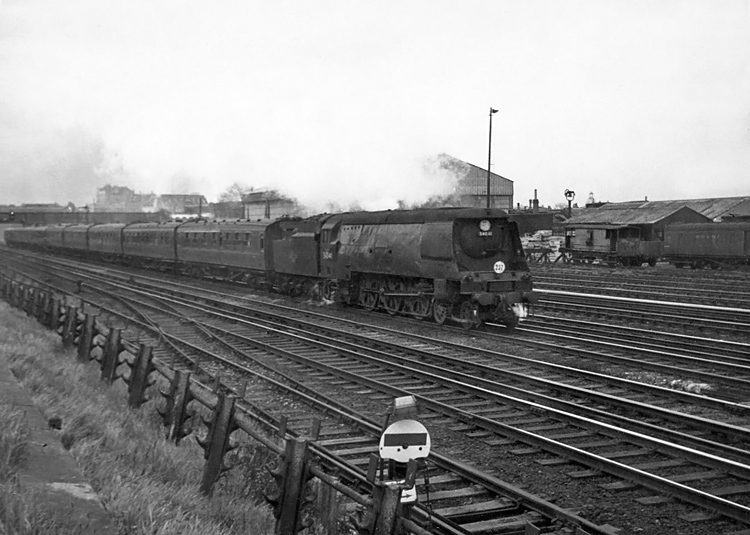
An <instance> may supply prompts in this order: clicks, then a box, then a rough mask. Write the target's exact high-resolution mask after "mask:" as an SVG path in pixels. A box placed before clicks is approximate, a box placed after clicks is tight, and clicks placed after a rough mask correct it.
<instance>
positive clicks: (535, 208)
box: [533, 189, 539, 214]
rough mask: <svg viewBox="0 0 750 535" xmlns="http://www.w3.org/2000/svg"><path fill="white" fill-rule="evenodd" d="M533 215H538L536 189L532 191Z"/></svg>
mask: <svg viewBox="0 0 750 535" xmlns="http://www.w3.org/2000/svg"><path fill="white" fill-rule="evenodd" d="M533 209H534V213H535V214H538V213H539V199H537V198H536V189H535V190H534V205H533Z"/></svg>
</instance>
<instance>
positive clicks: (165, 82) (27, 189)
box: [0, 0, 750, 209]
mask: <svg viewBox="0 0 750 535" xmlns="http://www.w3.org/2000/svg"><path fill="white" fill-rule="evenodd" d="M490 106H492V107H494V108H496V109H498V110H499V112H498V113H497V114H495V115H494V116H493V136H492V164H493V165H492V170H493V171H494V172H496V173H499V174H501V175H503V176H505V177H507V178H510V179H511V180H513V181H514V183H515V201H516V202H517V203H521V205H525V204H527V203H528V200H529V199H530V198H532V197H533V194H534V190H535V189H536V190H538V196H539V199H540V202H541V203H542V204H543V205H553V206H554V205H555V204H557V203H561V202H565V199H564V197H563V192H564V190H565V189H572V190H575V191H576V193H577V194H578V196H577V198H576V201H583V202H585V200H586V198H587V197H588V194H589V192H593V193H594V195H595V197H596V200H610V201H624V200H632V199H640V198H644V197H648V198H649V199H651V200H659V199H680V198H698V197H713V196H736V195H750V0H744V1H741V0H738V1H733V0H721V1H716V0H702V1H701V0H676V1H652V0H646V1H635V0H621V1H614V0H613V1H608V0H591V1H572V0H566V1H555V0H542V1H534V0H518V1H516V0H513V1H507V0H492V1H484V2H481V1H463V0H461V1H450V2H449V1H440V0H429V1H428V0H425V1H409V0H401V1H397V2H390V1H378V2H355V1H349V0H342V1H321V0H316V1H313V2H308V1H303V0H298V1H278V0H274V1H264V2H259V1H253V0H224V1H222V2H216V3H210V2H205V1H201V2H198V1H193V0H179V1H177V0H162V1H160V0H128V1H124V0H107V1H102V0H66V1H60V0H2V1H1V3H0V186H1V188H0V204H4V203H22V202H54V201H57V202H61V203H62V202H66V201H68V200H71V201H73V202H75V203H76V204H85V203H88V202H91V201H92V200H93V198H94V195H95V191H96V188H97V187H98V186H103V185H104V184H107V183H112V184H118V185H126V186H129V187H131V188H134V189H136V190H137V191H144V192H149V191H154V192H156V193H190V192H200V193H203V194H205V195H206V196H207V197H208V199H209V200H215V199H216V197H217V196H218V194H219V193H221V192H222V191H224V190H225V189H226V188H227V187H228V186H229V185H230V184H232V183H233V182H240V183H242V184H246V185H248V186H255V187H262V186H266V187H276V188H279V189H281V190H282V191H285V192H286V193H289V194H291V195H294V196H296V197H297V198H298V199H300V200H301V201H303V202H306V203H310V204H312V205H314V206H317V207H320V208H323V207H325V203H327V202H338V203H339V204H340V205H342V206H344V207H346V206H347V205H348V204H350V203H354V202H358V203H359V204H360V205H361V206H363V207H365V208H369V209H381V208H391V207H395V201H396V200H398V199H403V200H406V201H409V202H417V201H420V200H423V199H426V198H427V197H428V196H429V195H432V194H435V193H439V192H441V191H443V190H444V189H445V188H446V187H447V184H446V180H445V177H443V176H441V175H440V174H436V173H435V172H434V169H433V168H432V167H431V166H430V162H431V161H434V158H435V157H436V156H437V155H438V154H440V153H448V154H450V155H452V156H454V157H456V158H459V159H462V160H465V161H467V162H470V163H473V164H475V165H478V166H480V167H482V168H486V165H487V148H488V126H489V118H488V112H489V108H490Z"/></svg>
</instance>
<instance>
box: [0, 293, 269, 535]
mask: <svg viewBox="0 0 750 535" xmlns="http://www.w3.org/2000/svg"><path fill="white" fill-rule="evenodd" d="M0 341H1V342H0V352H2V353H3V354H4V355H5V356H6V357H7V358H8V359H9V361H10V363H11V367H12V370H13V373H14V374H15V375H16V376H17V377H18V378H19V379H20V380H21V381H22V383H23V384H24V386H25V387H26V388H27V390H28V391H29V392H31V393H32V395H33V397H34V399H35V402H36V403H37V404H38V405H39V406H40V408H41V409H42V411H43V412H44V415H45V417H46V418H52V417H59V418H60V419H61V420H62V429H61V431H60V438H61V440H62V442H63V444H64V445H65V446H66V447H67V448H69V449H70V451H71V453H72V454H73V456H74V457H75V459H76V461H77V462H78V465H79V467H80V468H81V470H82V472H83V473H84V476H85V477H86V478H87V479H88V481H89V483H90V484H91V486H92V487H93V488H94V490H96V492H97V493H98V494H99V496H100V498H101V500H102V503H103V504H104V506H105V508H106V509H107V511H108V512H109V513H110V515H111V516H112V518H113V519H114V520H115V522H116V524H117V526H118V528H119V533H121V534H141V533H144V534H145V533H148V534H150V535H172V534H174V535H178V534H180V535H193V534H194V535H199V534H200V535H214V534H215V535H220V534H221V535H224V534H227V535H229V534H240V533H243V534H245V533H252V534H258V535H263V534H270V533H272V532H273V524H274V519H273V516H272V515H271V512H270V509H269V508H268V507H267V506H266V505H265V504H264V503H263V499H262V495H261V494H260V491H262V489H263V488H264V486H265V484H266V483H267V476H266V473H265V469H264V466H265V464H266V462H267V461H268V460H269V457H268V454H267V453H265V451H264V450H262V449H261V448H259V447H257V446H254V445H252V444H245V445H244V446H243V447H242V448H241V449H240V450H239V455H236V456H235V458H236V459H239V461H240V462H239V463H238V467H237V468H235V469H233V470H232V471H230V472H229V473H228V476H227V477H225V478H222V480H220V482H219V484H218V485H217V486H216V489H215V491H214V495H213V497H212V498H211V499H210V500H209V499H207V498H205V497H204V496H202V495H201V494H200V493H199V492H198V484H199V483H200V478H201V473H202V469H203V462H204V461H203V450H202V449H200V448H199V447H198V446H197V444H196V443H195V440H193V439H186V440H184V441H183V442H182V444H181V445H180V446H179V447H176V446H174V445H173V444H171V443H169V442H167V441H166V440H165V439H164V431H163V428H162V427H161V420H160V419H159V417H158V415H157V414H156V412H155V404H154V403H147V404H146V405H145V406H144V408H142V409H140V410H138V411H133V410H129V409H128V408H127V405H126V402H125V395H124V383H122V382H121V381H120V382H118V383H116V384H115V385H114V386H111V387H110V386H107V385H106V384H105V383H103V382H101V381H100V380H99V373H98V368H96V365H95V364H89V365H82V364H80V363H78V362H77V361H76V359H75V355H74V353H73V352H67V353H66V352H65V351H63V349H62V347H61V344H60V342H59V338H58V337H57V336H56V335H54V334H53V333H51V332H48V331H45V330H44V329H43V328H41V327H40V326H39V325H38V324H37V323H35V322H34V321H33V320H30V319H28V318H26V317H24V316H23V315H22V314H21V313H19V312H17V311H15V310H12V309H10V307H9V306H8V305H7V304H5V303H3V302H0ZM0 418H7V419H8V421H9V422H10V421H18V420H19V419H20V418H18V415H15V416H14V415H13V414H7V415H5V414H0ZM0 425H2V429H3V432H2V433H0V437H6V436H7V438H0V455H1V456H2V457H0V463H3V465H4V466H8V467H10V466H11V465H10V462H5V460H6V459H13V462H14V463H15V464H16V465H18V463H20V462H21V461H22V459H23V447H22V443H23V440H24V439H23V436H24V435H23V431H22V429H21V427H22V424H21V423H17V424H15V428H14V427H13V425H11V426H10V427H7V426H6V425H4V421H0ZM12 429H15V431H13V432H10V431H11V430H12ZM6 431H8V432H6ZM2 470H7V471H8V473H10V472H11V471H12V470H13V468H5V469H4V468H2V467H0V471H2ZM0 473H2V472H0ZM1 481H2V479H0V482H1ZM43 505H44V504H40V503H37V502H36V501H35V498H34V496H33V494H31V493H28V492H26V491H25V490H24V489H21V488H19V487H18V485H17V484H16V483H13V482H12V477H9V479H8V480H7V482H4V483H2V487H1V488H0V533H6V532H7V533H14V534H15V533H18V534H37V533H39V534H53V533H57V531H55V527H54V523H53V522H52V523H50V520H49V518H48V517H47V516H45V514H44V512H43Z"/></svg>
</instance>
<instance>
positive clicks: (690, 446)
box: [83, 276, 748, 521]
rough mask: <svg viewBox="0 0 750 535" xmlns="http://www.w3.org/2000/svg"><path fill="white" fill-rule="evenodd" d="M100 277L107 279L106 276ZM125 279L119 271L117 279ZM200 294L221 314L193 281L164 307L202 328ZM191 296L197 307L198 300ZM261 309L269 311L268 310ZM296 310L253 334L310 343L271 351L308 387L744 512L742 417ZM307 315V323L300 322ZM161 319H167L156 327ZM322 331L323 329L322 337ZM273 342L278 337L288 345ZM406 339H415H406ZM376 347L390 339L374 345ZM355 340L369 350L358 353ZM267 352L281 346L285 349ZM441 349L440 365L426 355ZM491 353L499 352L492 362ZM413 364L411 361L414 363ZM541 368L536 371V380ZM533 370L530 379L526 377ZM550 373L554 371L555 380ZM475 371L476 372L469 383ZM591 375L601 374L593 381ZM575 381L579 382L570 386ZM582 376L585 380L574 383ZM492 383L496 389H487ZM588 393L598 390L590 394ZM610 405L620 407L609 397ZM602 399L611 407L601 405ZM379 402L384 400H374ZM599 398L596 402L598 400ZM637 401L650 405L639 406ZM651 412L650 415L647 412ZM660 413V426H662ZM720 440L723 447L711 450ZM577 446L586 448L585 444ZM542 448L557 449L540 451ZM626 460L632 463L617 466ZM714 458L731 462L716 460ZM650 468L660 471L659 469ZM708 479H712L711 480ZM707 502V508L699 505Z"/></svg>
mask: <svg viewBox="0 0 750 535" xmlns="http://www.w3.org/2000/svg"><path fill="white" fill-rule="evenodd" d="M109 278H110V279H111V276H110V277H109ZM128 278H129V276H125V277H123V279H128ZM135 282H136V285H135V286H136V287H137V288H138V289H139V291H140V292H142V293H145V294H146V295H147V296H148V297H149V298H153V296H154V295H155V294H156V292H157V291H159V290H158V289H157V286H156V285H154V286H150V284H152V283H150V282H144V280H142V279H141V278H140V277H139V278H138V281H135ZM86 286H87V284H84V285H83V289H86ZM161 291H164V289H163V288H162V289H161ZM179 292H184V291H183V290H174V289H173V290H170V291H169V294H171V295H170V296H169V297H167V296H165V297H164V298H163V299H175V300H177V299H178V298H177V297H176V294H177V293H179ZM201 294H203V296H201ZM206 295H208V296H209V298H210V299H209V298H207V297H206ZM143 298H144V299H145V298H146V296H143ZM210 300H213V301H214V303H213V304H212V305H210V306H218V307H221V310H222V312H221V313H222V314H227V313H228V312H227V310H228V309H229V308H230V307H229V306H228V303H226V300H227V299H226V297H221V298H217V297H216V295H211V293H210V292H206V291H202V290H197V289H191V290H190V294H189V295H188V296H187V297H184V296H183V297H182V298H181V302H176V303H175V304H174V305H173V306H177V307H197V308H192V309H190V312H189V315H190V316H192V317H193V319H195V317H200V318H201V320H200V323H201V324H202V325H204V327H205V325H208V324H209V320H208V318H205V319H204V316H199V315H200V314H205V313H206V310H205V308H206V307H208V306H209V304H208V303H209V302H210ZM199 301H202V303H203V304H202V305H196V303H198V302H199ZM236 301H237V303H236V304H234V305H233V306H232V307H231V308H233V309H234V312H233V314H238V315H239V316H238V317H236V318H234V319H233V320H232V321H240V319H238V318H243V317H253V318H256V319H254V320H253V322H255V321H258V319H259V318H260V317H261V316H262V315H263V314H264V312H263V310H258V309H255V308H252V307H250V306H249V305H248V302H247V301H246V300H243V299H237V300H236ZM139 306H141V307H145V306H146V303H145V302H143V303H141V304H140V305H139ZM259 308H260V309H264V308H265V309H269V308H270V305H268V304H265V305H260V307H259ZM161 313H164V312H161ZM265 314H266V315H268V311H267V310H266V312H265ZM297 314H298V315H300V314H301V315H302V316H303V317H307V318H309V316H310V315H311V314H310V313H309V312H297ZM294 315H295V314H294V311H292V310H285V311H283V312H278V313H276V317H273V318H266V320H265V322H264V323H262V324H261V325H262V327H261V328H260V329H261V331H260V332H265V333H267V332H268V331H269V330H270V329H272V328H279V327H278V325H280V324H282V325H283V324H286V327H284V328H283V329H284V330H288V329H295V331H294V335H295V336H298V337H302V338H303V339H305V344H312V342H311V341H313V342H315V343H314V344H312V345H305V344H303V349H299V350H298V351H293V352H292V353H294V354H295V355H296V356H295V357H291V356H285V357H283V358H282V357H276V358H277V359H280V360H279V361H278V363H277V366H276V367H277V368H279V367H282V366H283V367H284V368H285V369H291V370H295V369H296V374H297V376H298V377H300V378H301V379H300V380H299V382H300V384H304V382H305V381H306V382H307V383H308V384H307V386H308V387H309V386H311V385H314V386H315V388H314V390H315V391H316V392H319V391H320V390H322V389H324V388H325V385H331V384H333V385H334V386H336V390H337V392H332V393H331V397H334V396H335V395H337V394H338V395H340V394H341V391H342V390H343V391H347V390H348V391H351V392H354V393H359V394H358V395H357V396H355V397H353V398H352V400H353V401H352V402H351V404H353V403H354V400H356V401H357V403H364V404H365V405H364V409H363V410H364V412H367V411H369V412H370V413H373V411H375V412H377V409H376V408H374V407H371V406H369V405H368V404H367V402H366V400H367V399H370V398H372V396H385V397H389V396H393V395H396V394H400V393H404V392H408V393H412V394H415V395H417V396H418V397H419V399H420V402H421V403H422V404H423V405H424V406H426V407H428V408H429V412H428V413H427V414H425V421H427V422H433V423H438V424H439V425H440V426H441V427H443V428H444V427H445V426H447V427H448V431H445V434H446V436H449V437H450V438H454V439H455V438H456V437H454V435H455V434H458V435H460V436H463V437H464V439H466V438H467V437H468V438H469V439H470V440H473V441H481V442H482V443H483V444H484V445H485V446H486V447H489V448H490V450H488V451H491V452H493V453H492V454H493V455H498V456H500V455H507V454H508V452H509V451H511V452H514V453H511V455H515V456H519V457H520V456H527V455H528V456H531V457H534V458H535V457H536V456H542V458H539V459H535V460H536V461H538V463H540V464H542V465H544V466H557V465H560V464H562V463H569V462H571V461H574V462H576V463H580V464H583V465H584V466H587V467H589V468H587V469H584V470H577V471H574V472H573V473H574V474H575V475H576V476H577V477H584V476H585V477H594V476H595V475H596V474H601V473H610V474H614V475H616V476H617V477H618V478H619V479H620V481H613V482H611V485H613V486H611V487H610V488H612V489H615V488H617V489H621V490H622V489H628V488H630V489H632V488H633V485H634V484H639V485H642V486H644V487H646V488H650V489H652V490H655V491H657V492H659V493H660V495H659V496H658V497H657V496H651V497H648V496H644V497H643V498H644V499H645V498H648V499H646V501H647V502H648V501H651V502H659V501H661V500H664V499H669V498H664V496H667V497H668V496H672V497H674V496H677V497H679V499H681V500H684V501H687V502H689V503H694V504H696V505H699V506H700V507H702V508H704V507H705V508H707V509H708V510H710V511H714V512H716V511H717V510H719V511H721V514H725V515H727V512H726V511H723V509H722V508H723V507H727V508H732V507H735V506H736V507H738V509H736V512H735V513H729V514H728V515H727V516H730V517H732V518H735V519H736V520H739V521H745V520H746V519H747V518H746V512H745V511H744V510H743V509H742V508H743V507H744V506H743V505H742V504H743V499H742V495H743V494H744V493H745V492H746V490H743V489H744V487H745V486H746V484H747V482H746V479H747V478H746V474H745V470H746V466H745V464H744V462H746V461H747V455H748V454H747V447H746V442H747V437H746V436H745V433H746V421H744V420H743V421H742V425H734V424H731V423H728V422H713V423H710V422H702V421H699V420H697V419H693V421H692V423H688V420H687V419H686V420H681V419H680V418H679V414H678V415H669V417H668V416H667V415H668V413H667V412H666V411H664V410H662V411H661V414H660V415H658V413H659V412H660V411H658V410H654V409H658V405H660V404H661V405H664V404H666V403H669V404H674V403H677V401H675V398H674V397H672V394H669V395H667V394H666V393H663V394H662V395H663V397H662V400H661V401H649V402H648V403H641V406H639V405H637V404H636V402H635V400H630V402H629V403H630V404H629V405H627V404H623V402H622V398H624V397H626V395H627V392H628V389H632V390H635V391H637V392H638V393H637V394H635V396H636V397H637V396H638V395H641V396H643V395H647V396H650V397H654V396H656V390H654V391H650V392H646V391H645V390H644V388H645V387H643V386H639V387H638V388H635V387H634V386H633V385H630V384H628V383H627V382H619V383H617V384H614V383H613V382H612V381H613V378H602V377H595V375H596V374H589V375H587V376H586V375H577V372H576V371H575V370H565V369H563V367H557V368H555V367H548V368H546V370H545V371H544V372H540V369H541V368H540V367H539V365H538V364H531V363H524V362H522V361H521V360H520V359H517V360H515V361H513V360H512V359H510V360H508V359H507V356H505V355H502V356H501V355H498V354H497V352H481V351H479V350H476V349H471V350H468V351H467V350H466V348H464V347H462V348H461V349H463V353H462V354H458V355H457V356H452V357H451V356H450V355H449V354H448V355H443V354H442V353H450V352H451V351H454V350H456V348H455V347H453V348H451V347H450V344H442V343H439V342H438V341H436V340H430V339H425V338H424V337H422V338H420V337H414V336H407V335H405V334H403V333H395V332H393V331H389V330H382V329H381V330H380V331H379V332H380V334H378V332H377V331H378V328H376V327H367V329H368V330H367V332H366V333H361V332H360V333H359V338H357V337H355V336H354V334H352V333H351V332H349V331H357V330H360V331H362V330H363V329H364V326H363V325H361V322H359V325H352V326H351V327H350V329H348V330H346V331H344V334H342V333H340V332H339V333H337V334H334V333H333V332H332V328H331V327H330V326H326V325H325V324H326V323H330V322H331V320H330V319H325V318H323V319H319V320H318V321H319V322H323V325H322V326H321V325H318V326H316V327H306V328H305V329H306V330H305V331H304V332H302V333H300V332H299V331H300V330H301V329H302V328H301V327H300V326H299V325H292V324H291V323H294V322H302V320H299V319H294V318H292V317H290V316H294ZM245 321H247V320H245ZM305 321H308V323H309V320H305ZM165 322H166V319H165V320H163V322H160V324H161V323H165ZM217 328H218V327H217ZM370 329H374V330H370ZM341 330H342V329H336V331H341ZM321 331H327V332H328V334H327V335H326V338H325V340H324V339H323V336H324V333H323V332H321ZM228 332H229V334H227V333H223V334H222V335H221V336H238V333H232V332H231V331H228ZM214 336H216V333H215V332H214ZM259 336H261V335H260V334H258V333H255V334H253V335H252V336H247V335H246V336H245V339H242V340H240V339H238V338H237V339H235V343H237V344H244V343H249V342H247V340H257V338H258V337H259ZM287 336H288V334H287ZM362 336H364V337H362ZM396 337H398V338H399V342H398V343H395V342H394V339H396ZM293 338H294V337H293ZM342 338H344V339H346V340H348V341H347V342H346V345H341V344H342V342H341V339H342ZM401 338H408V339H410V340H411V342H405V341H401V340H400V339H401ZM308 339H309V340H308ZM368 340H376V344H375V346H374V347H371V346H372V344H370V343H369V342H368ZM295 341H296V342H299V339H297V338H295ZM280 343H281V344H282V346H283V345H284V344H289V343H290V342H289V341H286V342H280ZM316 344H317V345H316ZM320 344H323V346H325V347H326V349H327V350H329V351H330V350H331V348H332V347H333V348H335V349H334V350H333V354H332V355H327V354H325V353H324V354H323V356H321V354H320V353H319V351H321V349H320ZM414 345H415V346H416V347H411V346H414ZM384 346H389V348H388V349H387V350H383V347H384ZM313 348H314V352H313ZM364 348H369V349H367V351H363V349H364ZM277 349H278V350H279V351H281V350H282V349H283V347H281V348H277ZM243 352H245V351H243ZM307 352H313V353H312V354H313V355H314V357H309V356H308V357H305V356H304V355H305V353H307ZM439 354H440V357H441V359H440V361H439V363H437V364H435V363H431V362H434V360H435V359H434V357H436V356H438V355H439ZM300 355H302V357H300ZM342 355H343V356H342ZM468 355H474V362H468V361H469V356H468ZM501 357H502V358H503V359H505V360H502V361H500V360H499V359H500V358H501ZM448 358H451V359H453V362H450V361H449V360H446V359H448ZM290 362H294V364H290ZM415 363H419V366H417V365H416V364H415ZM525 366H530V367H525ZM534 366H536V368H535V367H534ZM542 375H545V376H544V377H540V376H542ZM534 377H537V379H538V380H537V381H532V380H531V379H532V378H534ZM554 377H558V378H562V380H557V381H554V380H553V378H554ZM480 378H482V380H479V379H480ZM501 381H502V382H501ZM596 381H599V383H598V386H597V382H596ZM576 382H577V383H578V384H577V385H574V384H571V383H576ZM615 383H616V381H615ZM582 384H583V385H584V386H581V385H582ZM518 385H520V386H518ZM498 389H500V390H502V392H503V393H502V394H501V393H499V392H497V390H498ZM555 390H557V391H560V392H562V393H563V396H561V397H575V396H578V399H579V401H577V402H572V403H567V404H565V403H563V401H565V400H563V399H561V398H554V397H553V396H549V395H546V394H545V393H544V392H549V391H555ZM607 390H609V392H607ZM594 392H596V393H597V394H598V395H596V396H594V395H593V393H594ZM509 393H512V395H510V394H509ZM530 394H533V395H530ZM624 394H625V395H624ZM683 394H684V393H683ZM587 396H588V397H587ZM262 397H265V396H262ZM703 397H704V396H693V397H691V396H688V397H687V398H685V399H686V400H690V401H683V403H693V402H694V403H696V404H698V401H699V400H700V401H701V404H702V406H704V407H705V408H706V409H708V408H709V406H710V408H711V410H716V411H719V410H722V411H725V412H727V414H726V416H727V418H728V420H731V419H732V418H737V415H738V414H742V413H743V411H744V410H745V409H744V408H742V407H735V406H733V405H732V404H730V403H726V402H724V401H721V400H713V401H705V400H702V399H700V398H703ZM362 399H364V400H365V401H362ZM384 399H385V398H384ZM649 399H651V398H649ZM707 399H710V398H707ZM618 400H619V401H618ZM616 402H617V403H620V404H619V405H617V404H615V403H616ZM606 403H611V405H605V404H606ZM378 405H379V406H380V408H381V409H382V403H381V404H378ZM597 406H599V407H604V408H599V409H597V408H596V407H597ZM368 407H369V408H368ZM722 407H723V408H722ZM730 408H731V409H732V410H730ZM646 410H647V411H649V412H648V413H646V412H644V411H646ZM652 411H653V412H652ZM736 411H739V412H736ZM615 412H629V413H632V414H635V413H638V414H641V416H644V415H646V414H648V416H647V418H649V419H655V421H656V422H657V423H655V424H651V426H652V427H651V428H649V427H648V426H645V425H644V424H643V422H641V423H640V427H638V426H637V425H636V424H637V422H635V421H633V422H630V421H628V420H632V419H628V418H624V417H623V418H621V419H620V418H614V416H615V414H614V413H615ZM657 418H659V419H660V420H656V419H657ZM742 418H744V416H742ZM664 422H670V423H669V425H668V426H665V425H664ZM428 425H429V424H428ZM629 426H632V427H629ZM704 426H705V427H704ZM711 426H713V428H712V429H711ZM659 427H676V428H682V429H687V432H684V433H681V432H679V431H678V430H677V429H672V430H671V431H670V433H671V434H670V433H667V434H666V435H662V437H663V438H659V439H656V440H654V438H653V436H652V433H654V432H656V431H657V430H658V429H656V428H659ZM706 434H708V435H717V436H721V435H723V436H724V438H725V442H726V437H730V436H731V442H734V444H735V445H733V446H731V447H728V446H727V445H726V444H722V443H721V441H720V440H718V441H717V440H714V439H709V438H703V437H705V435H706ZM701 435H703V437H702V436H701ZM690 437H692V438H690ZM699 439H700V440H699ZM332 440H333V439H332ZM566 441H568V442H569V443H566ZM680 441H684V442H683V444H685V445H679V444H680ZM517 443H522V444H526V445H527V447H526V448H519V447H517V446H518V444H517ZM676 445H677V446H676ZM485 446H483V447H485ZM362 447H366V446H362ZM722 447H723V448H724V449H721V448H722ZM498 448H499V450H498ZM587 448H588V450H590V451H587ZM670 448H676V449H671V450H670ZM602 449H605V450H607V451H605V452H603V454H598V453H596V452H600V451H601V450H602ZM545 452H546V453H545ZM581 452H585V453H581ZM549 454H554V455H555V456H556V457H554V458H552V459H550V458H549V457H548V456H549ZM545 455H546V457H545ZM730 459H737V460H736V461H730ZM626 462H631V464H625V463H626ZM721 462H724V463H729V464H716V463H721ZM633 469H635V470H633ZM648 470H652V472H648ZM658 470H667V472H666V473H665V474H664V475H660V474H659V472H658ZM640 472H643V473H640ZM644 474H645V475H644ZM742 474H745V475H742ZM733 478H737V479H733ZM717 482H719V483H721V484H720V485H718V486H716V485H714V486H713V487H712V486H711V485H712V484H714V483H717ZM689 485H693V486H692V487H691V486H689ZM682 493H685V495H682ZM727 493H728V494H727ZM717 494H718V495H719V496H721V495H731V496H740V499H738V501H737V502H732V501H730V500H728V499H726V498H717V496H716V495H717ZM688 495H689V496H692V498H689V497H688ZM709 502H710V504H711V505H710V506H707V504H709ZM733 515H734V516H733ZM701 516H703V517H705V513H703V514H701V513H698V514H694V515H693V518H694V519H695V518H700V517H701ZM474 518H476V517H474Z"/></svg>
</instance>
